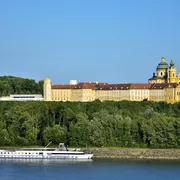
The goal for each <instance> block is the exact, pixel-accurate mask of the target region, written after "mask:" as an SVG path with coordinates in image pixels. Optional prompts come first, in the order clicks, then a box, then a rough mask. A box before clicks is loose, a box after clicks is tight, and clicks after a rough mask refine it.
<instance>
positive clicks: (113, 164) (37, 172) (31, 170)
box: [0, 159, 180, 180]
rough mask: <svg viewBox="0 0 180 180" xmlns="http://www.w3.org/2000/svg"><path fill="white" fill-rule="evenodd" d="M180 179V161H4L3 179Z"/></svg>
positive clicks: (0, 165) (0, 167)
mask: <svg viewBox="0 0 180 180" xmlns="http://www.w3.org/2000/svg"><path fill="white" fill-rule="evenodd" d="M54 179H60V180H69V179H72V180H81V179H83V180H96V179H97V180H131V179H133V180H134V179H137V180H141V179H142V180H144V179H145V180H154V179H158V180H180V161H162V160H100V159H99V160H93V161H84V162H78V161H59V160H58V161H52V160H2V159H0V180H54Z"/></svg>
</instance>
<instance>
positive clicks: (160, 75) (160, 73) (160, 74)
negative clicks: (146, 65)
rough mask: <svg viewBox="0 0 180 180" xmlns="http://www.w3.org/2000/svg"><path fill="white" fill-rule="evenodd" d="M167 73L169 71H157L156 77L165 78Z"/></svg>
mask: <svg viewBox="0 0 180 180" xmlns="http://www.w3.org/2000/svg"><path fill="white" fill-rule="evenodd" d="M166 73H167V70H166V69H158V70H157V71H156V75H157V76H158V77H163V76H164V75H166Z"/></svg>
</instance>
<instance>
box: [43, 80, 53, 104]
mask: <svg viewBox="0 0 180 180" xmlns="http://www.w3.org/2000/svg"><path fill="white" fill-rule="evenodd" d="M51 89H52V84H51V79H49V78H46V79H44V101H51V100H52V92H51Z"/></svg>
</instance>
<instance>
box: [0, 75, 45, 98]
mask: <svg viewBox="0 0 180 180" xmlns="http://www.w3.org/2000/svg"><path fill="white" fill-rule="evenodd" d="M43 83H44V82H43V81H42V80H41V81H38V82H36V81H35V80H33V79H25V78H20V77H15V76H0V97H1V96H9V95H10V94H42V93H43Z"/></svg>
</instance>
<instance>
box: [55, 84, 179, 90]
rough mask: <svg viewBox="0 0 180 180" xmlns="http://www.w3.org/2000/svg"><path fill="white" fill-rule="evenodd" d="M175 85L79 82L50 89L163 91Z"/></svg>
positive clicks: (58, 85)
mask: <svg viewBox="0 0 180 180" xmlns="http://www.w3.org/2000/svg"><path fill="white" fill-rule="evenodd" d="M176 86H177V84H176V83H171V84H168V83H155V84H132V83H128V84H108V83H95V82H80V83H78V84H76V85H71V84H57V85H53V86H52V89H93V90H129V89H164V88H167V87H173V88H175V87H176Z"/></svg>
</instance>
